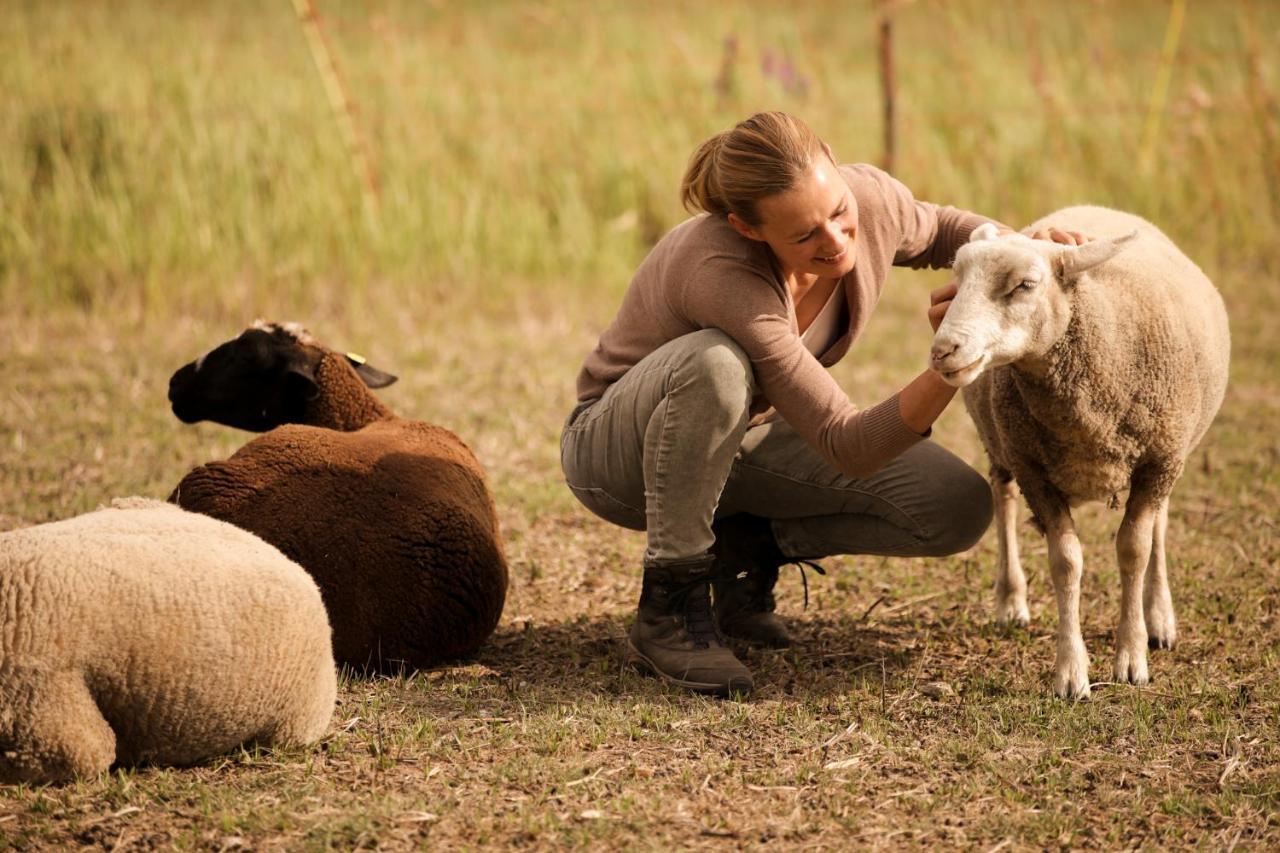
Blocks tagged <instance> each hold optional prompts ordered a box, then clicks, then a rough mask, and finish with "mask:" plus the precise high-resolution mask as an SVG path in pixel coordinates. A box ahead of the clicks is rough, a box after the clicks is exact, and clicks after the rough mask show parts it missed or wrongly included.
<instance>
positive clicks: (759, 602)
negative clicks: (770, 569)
mask: <svg viewBox="0 0 1280 853" xmlns="http://www.w3.org/2000/svg"><path fill="white" fill-rule="evenodd" d="M782 566H795V567H796V568H797V569H799V570H800V581H801V582H802V583H803V584H804V609H805V610H808V609H809V575H808V573H807V572H805V566H808V567H809V568H810V569H812V570H813V571H815V572H817V573H818V574H820V575H825V574H826V573H827V570H826V569H824V568H822V566H821V565H820V564H819V563H815V562H814V561H813V560H801V559H799V558H796V559H794V560H787V561H786V562H785V563H780V564H779V565H778V568H781V567H782ZM734 580H737V581H746V582H747V584H748V585H749V586H750V590H751V592H750V595H751V604H752V606H753V607H755V608H756V610H758V611H760V612H762V613H763V612H765V611H772V610H773V608H774V606H775V602H774V599H773V584H767V583H760V582H759V581H758V579H757V578H755V577H753V576H752V574H751V572H748V571H745V570H744V571H741V572H738V573H737V574H736V575H734Z"/></svg>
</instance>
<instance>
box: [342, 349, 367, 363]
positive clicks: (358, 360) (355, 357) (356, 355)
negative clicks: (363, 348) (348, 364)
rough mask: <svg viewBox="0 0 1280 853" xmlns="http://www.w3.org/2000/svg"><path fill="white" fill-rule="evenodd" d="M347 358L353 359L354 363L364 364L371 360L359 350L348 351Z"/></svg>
mask: <svg viewBox="0 0 1280 853" xmlns="http://www.w3.org/2000/svg"><path fill="white" fill-rule="evenodd" d="M347 358H349V359H351V361H352V363H353V364H364V363H365V362H366V361H368V360H369V359H367V358H365V357H364V356H362V355H361V354H360V353H358V352H349V353H347Z"/></svg>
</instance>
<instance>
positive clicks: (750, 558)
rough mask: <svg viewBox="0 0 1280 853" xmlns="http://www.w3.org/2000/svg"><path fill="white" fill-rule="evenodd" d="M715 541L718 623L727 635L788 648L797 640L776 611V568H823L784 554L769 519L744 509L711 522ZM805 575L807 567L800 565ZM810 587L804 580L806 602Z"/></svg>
mask: <svg viewBox="0 0 1280 853" xmlns="http://www.w3.org/2000/svg"><path fill="white" fill-rule="evenodd" d="M711 531H712V533H714V534H715V537H716V541H715V544H714V545H713V546H712V548H711V553H712V554H713V555H714V556H715V558H716V577H715V582H714V589H715V614H716V624H717V626H718V627H719V628H720V631H721V632H722V633H723V634H724V635H725V636H726V637H733V638H735V639H738V640H743V641H745V642H748V643H751V644H753V645H757V646H767V647H769V648H774V649H785V648H787V647H788V646H790V645H791V644H792V643H793V640H792V638H791V633H790V632H789V631H787V626H786V625H785V624H783V622H782V619H780V618H779V617H778V614H777V613H775V612H774V610H775V609H776V608H777V600H776V599H774V597H773V587H774V585H775V584H776V583H777V582H778V569H779V567H781V566H784V565H786V564H787V563H797V564H805V565H808V566H810V567H812V568H813V569H814V570H815V571H817V572H818V573H819V574H826V573H825V572H824V571H823V570H822V567H821V566H819V565H817V564H816V563H812V562H809V561H808V560H797V559H793V558H791V557H787V556H785V555H784V554H783V553H782V551H781V550H780V549H779V548H778V543H777V541H776V540H775V539H774V538H773V528H772V526H771V525H770V522H769V519H767V518H761V517H759V516H755V515H748V514H746V513H741V514H738V515H731V516H728V517H726V518H721V519H717V520H716V521H715V523H714V524H712V525H711ZM801 577H804V568H803V566H802V567H801ZM808 603H809V585H808V580H807V579H806V580H805V605H806V606H808Z"/></svg>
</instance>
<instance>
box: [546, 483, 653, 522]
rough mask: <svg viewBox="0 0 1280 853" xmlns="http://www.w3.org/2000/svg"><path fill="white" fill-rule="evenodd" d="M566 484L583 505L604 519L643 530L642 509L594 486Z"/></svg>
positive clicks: (643, 518)
mask: <svg viewBox="0 0 1280 853" xmlns="http://www.w3.org/2000/svg"><path fill="white" fill-rule="evenodd" d="M566 485H568V487H569V491H571V492H573V495H574V497H576V498H577V499H578V501H579V502H580V503H581V504H582V505H583V506H585V507H586V508H587V509H589V510H591V511H592V512H593V513H595V514H596V515H598V516H600V517H601V518H603V519H604V520H605V521H607V522H609V523H611V524H616V525H618V526H619V527H625V528H627V529H628V530H644V528H645V517H644V510H643V509H637V508H636V507H633V506H631V505H629V504H625V503H623V502H622V501H620V500H618V499H617V498H615V497H614V496H613V495H611V494H609V493H608V492H606V491H605V490H604V489H599V488H596V487H594V486H575V485H574V484H573V483H566Z"/></svg>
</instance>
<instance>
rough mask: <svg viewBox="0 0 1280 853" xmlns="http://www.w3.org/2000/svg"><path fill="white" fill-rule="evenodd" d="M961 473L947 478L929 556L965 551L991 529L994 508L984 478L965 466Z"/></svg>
mask: <svg viewBox="0 0 1280 853" xmlns="http://www.w3.org/2000/svg"><path fill="white" fill-rule="evenodd" d="M965 468H966V471H965V472H964V473H963V474H959V475H957V476H953V477H951V478H948V481H949V482H948V487H947V494H946V496H945V500H944V501H942V506H940V507H939V509H940V510H941V512H939V514H938V517H937V519H936V520H935V521H934V523H933V528H934V529H933V531H932V536H930V551H931V554H930V556H937V557H945V556H947V555H950V554H958V553H960V552H961V551H967V550H969V549H970V548H972V547H973V546H974V545H976V544H978V540H980V539H981V538H982V534H984V533H986V532H987V528H988V527H990V526H991V518H992V516H993V514H994V506H993V503H992V499H991V487H990V485H989V484H988V483H987V480H986V478H985V477H983V476H982V475H981V474H979V473H978V472H977V471H974V470H973V469H972V468H969V467H968V466H965Z"/></svg>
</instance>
